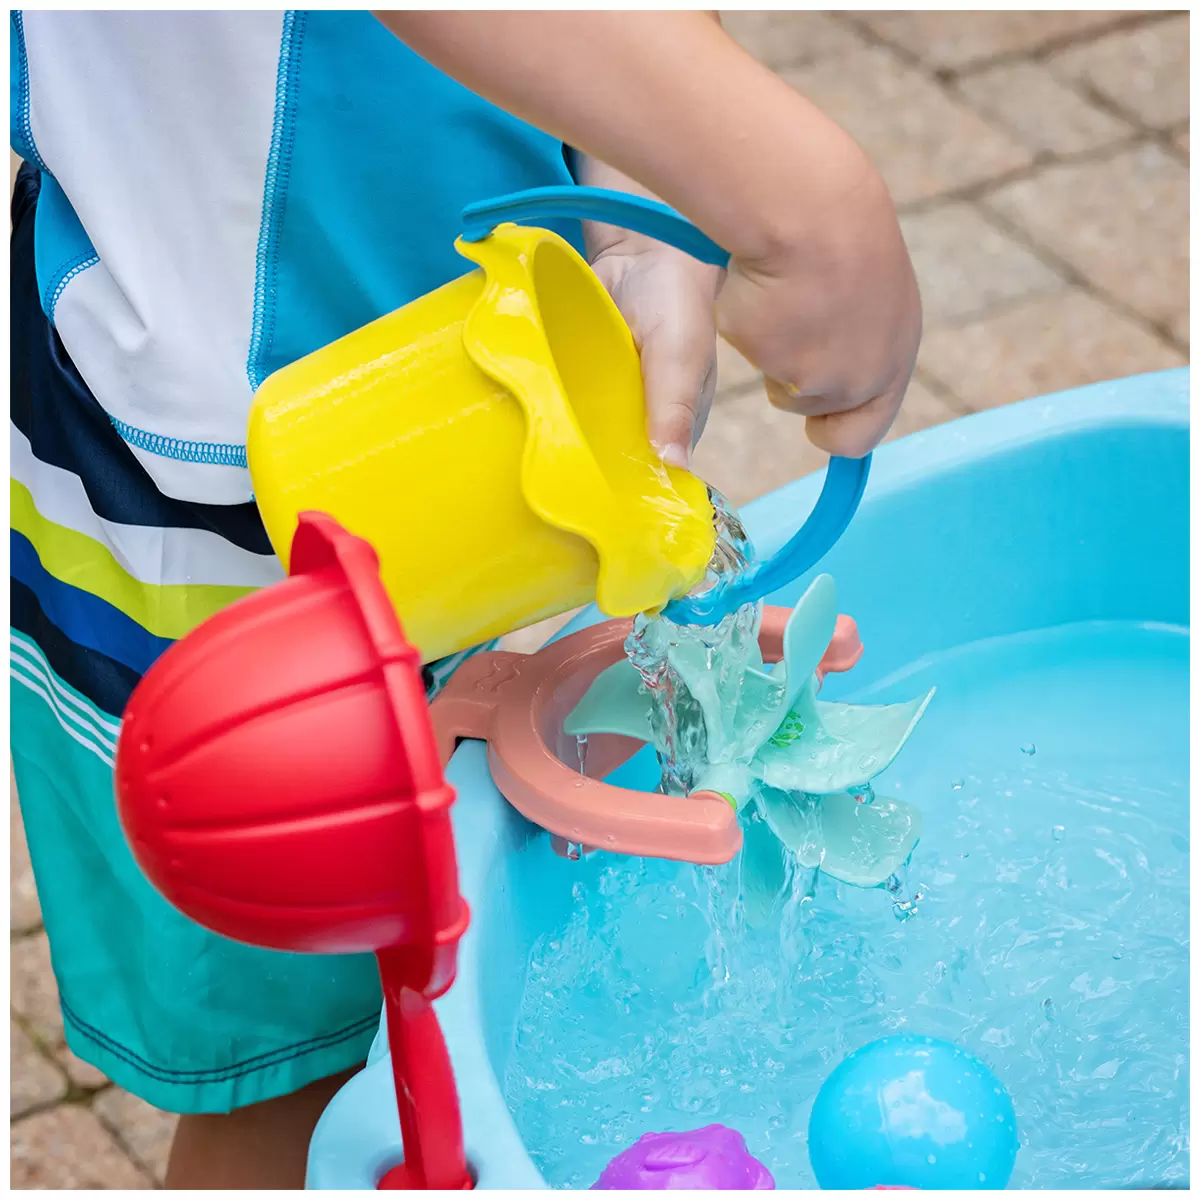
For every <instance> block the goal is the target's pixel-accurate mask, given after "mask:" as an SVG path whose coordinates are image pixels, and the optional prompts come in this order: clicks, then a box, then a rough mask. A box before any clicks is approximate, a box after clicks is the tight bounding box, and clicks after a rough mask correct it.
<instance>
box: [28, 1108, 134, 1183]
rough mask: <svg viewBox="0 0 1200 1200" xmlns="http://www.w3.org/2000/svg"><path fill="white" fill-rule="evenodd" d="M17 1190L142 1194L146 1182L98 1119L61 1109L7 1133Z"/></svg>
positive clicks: (79, 1110) (78, 1110) (80, 1111)
mask: <svg viewBox="0 0 1200 1200" xmlns="http://www.w3.org/2000/svg"><path fill="white" fill-rule="evenodd" d="M10 1153H11V1158H10V1166H11V1172H12V1177H11V1186H12V1187H13V1188H14V1189H15V1190H27V1189H37V1190H43V1189H50V1188H54V1189H60V1188H61V1189H76V1190H87V1191H93V1190H108V1189H118V1188H130V1189H136V1190H139V1191H141V1190H144V1189H147V1188H149V1187H151V1186H152V1184H151V1181H150V1179H149V1178H148V1177H147V1176H146V1175H145V1174H143V1173H142V1172H141V1171H140V1170H138V1168H137V1167H135V1166H134V1165H133V1163H132V1162H130V1161H129V1159H128V1157H127V1156H126V1155H125V1152H124V1151H123V1150H122V1149H121V1148H120V1146H118V1145H117V1142H116V1140H115V1139H114V1138H113V1136H112V1134H111V1133H109V1132H108V1130H107V1129H105V1128H104V1126H103V1125H102V1124H101V1123H100V1121H99V1120H98V1119H97V1118H96V1116H95V1115H94V1114H93V1113H91V1112H89V1111H88V1110H87V1109H86V1108H82V1107H80V1106H79V1105H77V1104H63V1105H60V1106H59V1107H58V1108H52V1109H50V1110H48V1111H47V1112H43V1113H37V1114H36V1115H34V1116H32V1117H26V1118H24V1120H21V1121H18V1122H16V1124H14V1125H13V1126H12V1129H11V1132H10Z"/></svg>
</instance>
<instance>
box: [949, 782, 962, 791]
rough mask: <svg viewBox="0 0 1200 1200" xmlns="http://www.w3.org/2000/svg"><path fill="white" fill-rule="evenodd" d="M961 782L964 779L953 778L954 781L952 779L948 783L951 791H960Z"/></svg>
mask: <svg viewBox="0 0 1200 1200" xmlns="http://www.w3.org/2000/svg"><path fill="white" fill-rule="evenodd" d="M963 782H964V781H963V780H961V779H955V780H954V781H953V782H952V783H951V784H950V790H951V791H952V792H961V791H962V790H963Z"/></svg>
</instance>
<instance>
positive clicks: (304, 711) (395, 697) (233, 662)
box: [116, 513, 471, 1190]
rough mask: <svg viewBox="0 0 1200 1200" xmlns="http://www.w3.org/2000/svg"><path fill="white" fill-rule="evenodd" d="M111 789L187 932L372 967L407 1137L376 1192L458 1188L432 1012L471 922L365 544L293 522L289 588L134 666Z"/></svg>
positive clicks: (416, 670)
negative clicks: (187, 923)
mask: <svg viewBox="0 0 1200 1200" xmlns="http://www.w3.org/2000/svg"><path fill="white" fill-rule="evenodd" d="M116 789H117V804H118V808H119V811H120V817H121V822H122V824H123V826H124V829H125V833H126V836H127V837H128V839H129V842H130V845H131V846H132V848H133V853H134V857H135V858H136V859H137V862H138V864H139V865H140V866H141V868H142V870H143V871H144V872H145V873H146V875H147V877H148V878H149V879H150V881H151V882H152V883H153V884H154V886H155V887H156V888H158V890H159V891H160V892H161V893H162V894H163V895H164V896H165V897H166V898H167V900H169V901H170V902H171V903H172V904H173V905H175V907H176V908H178V909H179V910H180V911H181V912H183V913H185V914H186V915H187V916H189V917H191V918H192V919H193V920H194V921H196V922H198V923H199V924H201V925H204V926H205V927H207V928H208V929H212V930H214V931H216V932H217V933H220V934H224V935H225V936H226V937H230V938H233V939H235V940H237V941H241V942H247V943H250V944H251V945H255V946H265V947H269V948H271V949H276V950H287V951H303V952H310V953H317V954H348V953H361V952H365V951H372V952H374V953H375V954H376V955H377V956H378V961H379V971H380V975H381V977H382V980H383V991H384V997H385V1001H386V1005H387V1026H388V1034H389V1042H390V1048H391V1054H392V1066H393V1070H394V1073H395V1082H396V1100H397V1105H398V1108H399V1111H400V1128H401V1132H402V1134H403V1139H404V1164H403V1165H402V1166H400V1167H396V1168H394V1169H393V1170H392V1171H389V1172H388V1174H387V1175H385V1176H384V1178H383V1180H382V1181H381V1182H380V1184H379V1186H380V1187H381V1188H389V1189H398V1188H415V1189H434V1188H437V1189H454V1190H462V1189H466V1188H470V1187H471V1180H470V1176H469V1174H468V1172H467V1165H466V1159H465V1157H464V1153H463V1142H462V1126H461V1120H460V1117H459V1108H458V1095H457V1092H456V1090H455V1087H454V1076H453V1073H452V1071H451V1068H450V1060H449V1056H448V1054H447V1052H446V1046H445V1042H444V1041H443V1039H442V1034H441V1029H440V1028H439V1026H438V1022H437V1017H436V1015H435V1014H434V1011H433V1007H432V1004H431V1001H432V1000H434V999H436V998H437V997H438V996H440V995H441V994H442V993H443V992H445V991H446V989H447V988H448V987H449V986H450V984H451V983H452V982H453V980H454V972H455V962H456V952H457V948H458V941H459V939H460V938H461V937H462V935H463V932H464V931H465V930H466V927H467V921H468V913H467V906H466V904H465V902H464V901H463V899H462V897H461V896H460V895H459V891H458V871H457V865H456V862H455V857H454V841H453V835H452V831H451V826H450V812H449V810H450V805H451V803H452V802H453V799H454V793H453V791H452V790H451V789H450V787H449V786H448V785H447V784H446V781H445V778H444V776H443V774H442V769H441V765H440V762H439V758H438V749H437V744H436V741H435V739H434V735H433V728H432V725H431V723H430V718H429V710H428V707H427V705H426V701H425V692H424V687H423V685H422V681H421V663H420V658H419V656H418V654H417V652H416V651H415V650H414V649H413V648H412V647H411V646H409V644H408V643H407V642H406V641H405V640H404V634H403V632H402V631H401V628H400V625H399V622H398V621H397V619H396V615H395V612H394V610H393V608H392V605H391V603H390V601H389V600H388V598H387V595H386V594H385V592H384V590H383V587H382V585H381V584H380V581H379V564H378V560H377V559H376V557H375V552H374V551H373V550H372V548H371V547H370V545H369V544H368V543H367V542H364V541H362V540H361V539H360V538H356V537H353V536H352V535H350V534H349V533H347V532H346V531H345V530H343V529H342V528H341V527H340V526H339V525H338V524H337V523H336V522H335V521H333V520H332V519H331V518H329V517H326V516H324V515H321V514H314V513H308V514H305V515H303V516H302V517H301V518H300V525H299V528H298V529H297V530H296V535H295V538H294V540H293V542H292V554H291V576H290V578H288V579H286V580H283V581H281V582H280V583H277V584H274V585H273V586H271V587H268V588H265V589H263V590H262V591H260V592H257V593H255V594H254V595H251V596H248V597H246V598H245V599H243V600H240V601H238V602H237V603H236V604H233V605H231V606H230V607H229V608H226V609H224V610H223V611H221V612H220V613H218V614H217V615H216V616H214V617H212V618H211V619H210V620H208V621H206V622H205V623H204V624H203V625H201V626H200V627H199V628H198V629H196V630H195V631H194V632H192V633H191V634H189V635H188V636H187V637H185V638H183V639H182V640H181V641H179V642H177V643H175V645H173V646H171V647H170V649H168V650H167V652H166V653H165V654H164V655H163V656H162V657H161V658H160V659H159V660H158V661H157V662H156V663H155V664H154V665H153V666H152V667H151V669H150V670H149V671H148V672H147V673H146V676H145V678H144V679H143V680H142V682H141V683H140V684H139V685H138V687H137V689H136V690H135V691H134V693H133V696H132V697H131V698H130V701H129V704H128V706H127V708H126V710H125V715H124V722H123V725H122V728H121V735H120V740H119V742H118V745H117V758H116Z"/></svg>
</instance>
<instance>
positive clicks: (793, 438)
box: [693, 387, 828, 507]
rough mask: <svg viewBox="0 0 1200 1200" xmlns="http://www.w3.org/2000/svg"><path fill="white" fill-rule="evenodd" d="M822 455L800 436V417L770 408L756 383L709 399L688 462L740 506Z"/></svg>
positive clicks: (817, 464)
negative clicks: (702, 429) (746, 389)
mask: <svg viewBox="0 0 1200 1200" xmlns="http://www.w3.org/2000/svg"><path fill="white" fill-rule="evenodd" d="M827 460H828V456H827V455H825V454H823V453H822V452H821V451H819V450H817V449H816V448H815V447H814V446H813V445H812V444H811V443H810V442H809V441H808V439H807V438H806V437H805V436H804V418H803V417H798V416H796V415H794V414H793V413H786V412H781V411H780V410H779V409H777V408H773V407H772V406H771V404H770V403H769V402H768V400H767V394H766V391H765V390H764V389H763V388H762V387H758V388H755V389H754V390H753V391H749V392H744V393H743V394H742V395H740V396H734V397H732V398H730V399H726V400H722V401H721V402H720V403H718V404H715V405H713V412H712V416H711V417H710V418H709V421H708V429H707V430H706V431H705V434H704V437H703V438H701V440H700V445H699V446H698V447H697V448H696V453H695V455H694V456H693V467H694V469H695V471H696V474H697V475H699V476H700V477H701V478H702V479H704V480H706V481H707V482H709V483H711V484H712V485H713V486H714V487H716V488H717V489H718V490H719V491H721V492H723V493H724V494H725V495H726V496H727V497H728V498H729V499H730V500H731V501H732V502H733V503H734V504H735V505H736V506H738V507H740V506H741V505H743V504H746V503H748V502H749V501H750V500H753V499H754V498H755V497H756V496H761V495H763V494H764V493H765V492H769V491H772V490H774V489H775V488H777V487H781V486H782V485H783V484H785V483H788V482H790V481H791V480H793V479H796V478H798V477H799V476H801V475H807V474H809V473H810V472H811V471H815V470H817V469H819V468H821V467H823V466H824V465H825V463H826V461H827Z"/></svg>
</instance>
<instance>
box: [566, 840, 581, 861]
mask: <svg viewBox="0 0 1200 1200" xmlns="http://www.w3.org/2000/svg"><path fill="white" fill-rule="evenodd" d="M567 857H568V858H569V859H570V860H571V861H572V862H578V861H579V860H580V859H581V858H582V857H583V847H582V846H581V845H580V844H579V843H578V842H568V843H567Z"/></svg>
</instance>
